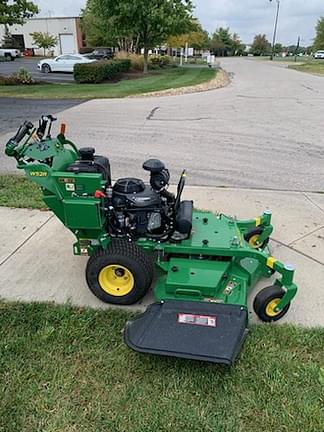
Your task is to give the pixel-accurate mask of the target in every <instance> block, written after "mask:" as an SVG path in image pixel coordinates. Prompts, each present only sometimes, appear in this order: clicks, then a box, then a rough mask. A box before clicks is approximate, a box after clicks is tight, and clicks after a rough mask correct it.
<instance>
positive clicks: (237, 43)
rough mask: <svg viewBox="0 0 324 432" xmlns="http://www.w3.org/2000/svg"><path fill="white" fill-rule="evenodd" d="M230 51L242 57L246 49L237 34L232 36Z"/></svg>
mask: <svg viewBox="0 0 324 432" xmlns="http://www.w3.org/2000/svg"><path fill="white" fill-rule="evenodd" d="M232 49H233V54H234V55H242V54H243V53H244V51H245V49H246V45H245V44H244V43H243V42H242V41H241V38H240V36H239V35H238V34H237V33H233V35H232Z"/></svg>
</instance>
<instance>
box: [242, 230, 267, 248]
mask: <svg viewBox="0 0 324 432" xmlns="http://www.w3.org/2000/svg"><path fill="white" fill-rule="evenodd" d="M262 233H263V228H253V229H251V230H250V231H249V232H247V233H246V234H244V240H245V241H247V242H248V243H249V245H250V247H251V248H253V249H264V248H265V247H266V246H267V244H268V243H269V240H270V239H269V237H268V238H267V239H265V240H264V241H263V242H260V240H259V239H260V235H261V234H262Z"/></svg>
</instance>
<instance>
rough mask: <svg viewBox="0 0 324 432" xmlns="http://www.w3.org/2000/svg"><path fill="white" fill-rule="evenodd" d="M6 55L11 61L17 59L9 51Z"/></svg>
mask: <svg viewBox="0 0 324 432" xmlns="http://www.w3.org/2000/svg"><path fill="white" fill-rule="evenodd" d="M5 57H7V58H9V59H10V61H14V60H15V58H14V57H13V56H12V55H11V54H9V53H6V54H5Z"/></svg>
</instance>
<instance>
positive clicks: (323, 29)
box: [313, 16, 324, 51]
mask: <svg viewBox="0 0 324 432" xmlns="http://www.w3.org/2000/svg"><path fill="white" fill-rule="evenodd" d="M313 49H314V51H318V50H323V49H324V16H322V17H321V18H320V19H319V20H318V21H317V25H316V36H315V39H314V45H313Z"/></svg>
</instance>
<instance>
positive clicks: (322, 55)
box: [314, 50, 324, 59]
mask: <svg viewBox="0 0 324 432" xmlns="http://www.w3.org/2000/svg"><path fill="white" fill-rule="evenodd" d="M314 58H315V59H324V50H321V51H316V53H315V54H314Z"/></svg>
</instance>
